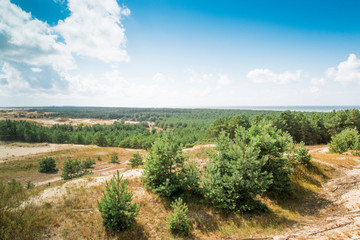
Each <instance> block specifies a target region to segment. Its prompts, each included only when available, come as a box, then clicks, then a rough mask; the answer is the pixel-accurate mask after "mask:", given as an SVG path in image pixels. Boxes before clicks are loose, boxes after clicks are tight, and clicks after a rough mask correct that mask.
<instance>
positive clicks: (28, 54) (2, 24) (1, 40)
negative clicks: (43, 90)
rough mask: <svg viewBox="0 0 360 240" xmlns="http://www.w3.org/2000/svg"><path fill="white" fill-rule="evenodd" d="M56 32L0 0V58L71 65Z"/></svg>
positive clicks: (41, 63)
mask: <svg viewBox="0 0 360 240" xmlns="http://www.w3.org/2000/svg"><path fill="white" fill-rule="evenodd" d="M57 37H58V36H57V34H56V32H55V31H54V30H53V29H52V28H51V27H50V26H49V25H48V24H46V23H44V22H42V21H39V20H37V19H34V18H32V16H31V14H30V13H26V12H24V11H22V10H21V9H20V8H19V7H17V6H16V5H15V4H12V3H10V1H8V0H2V1H0V60H3V61H5V62H18V63H19V62H20V63H25V64H28V65H32V66H42V65H51V66H52V67H53V68H54V69H56V70H65V69H71V68H73V67H74V60H73V58H72V56H71V53H70V51H69V50H68V49H67V48H66V46H65V45H64V44H63V43H60V42H57Z"/></svg>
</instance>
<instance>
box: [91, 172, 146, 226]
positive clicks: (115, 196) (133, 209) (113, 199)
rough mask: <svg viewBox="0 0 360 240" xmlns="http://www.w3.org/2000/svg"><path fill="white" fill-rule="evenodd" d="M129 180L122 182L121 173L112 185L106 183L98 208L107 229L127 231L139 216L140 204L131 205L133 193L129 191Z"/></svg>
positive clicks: (113, 180)
mask: <svg viewBox="0 0 360 240" xmlns="http://www.w3.org/2000/svg"><path fill="white" fill-rule="evenodd" d="M127 185H128V182H127V180H124V181H123V180H122V176H121V177H120V176H119V171H118V172H117V175H115V176H114V177H113V178H112V179H111V181H110V183H108V182H106V188H105V191H104V192H103V196H102V198H101V200H100V201H98V208H99V211H100V212H101V216H102V218H103V225H104V227H105V228H110V229H111V230H120V231H121V230H125V229H128V228H130V227H131V224H132V223H133V222H134V221H135V217H136V216H137V215H138V214H139V208H140V206H139V204H137V203H131V201H132V196H133V193H132V192H130V191H128V190H127Z"/></svg>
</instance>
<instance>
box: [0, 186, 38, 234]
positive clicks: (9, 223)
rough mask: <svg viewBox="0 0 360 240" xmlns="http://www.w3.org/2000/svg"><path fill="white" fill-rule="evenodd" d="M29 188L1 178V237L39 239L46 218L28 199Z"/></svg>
mask: <svg viewBox="0 0 360 240" xmlns="http://www.w3.org/2000/svg"><path fill="white" fill-rule="evenodd" d="M26 191H27V190H25V189H24V187H23V186H22V185H21V184H20V183H19V182H17V181H16V180H14V179H13V180H11V181H10V182H4V181H2V180H0V239H2V240H12V239H20V240H21V239H39V238H40V237H41V235H42V229H43V227H42V226H43V224H44V218H43V217H41V216H40V213H39V212H38V211H37V210H36V209H35V208H34V207H33V205H32V204H30V203H27V204H25V205H23V203H24V202H25V201H26V200H27V199H28V194H27V193H26Z"/></svg>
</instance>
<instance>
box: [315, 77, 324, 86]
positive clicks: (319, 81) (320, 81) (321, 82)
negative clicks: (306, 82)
mask: <svg viewBox="0 0 360 240" xmlns="http://www.w3.org/2000/svg"><path fill="white" fill-rule="evenodd" d="M311 84H312V85H314V86H325V84H326V79H325V78H312V79H311Z"/></svg>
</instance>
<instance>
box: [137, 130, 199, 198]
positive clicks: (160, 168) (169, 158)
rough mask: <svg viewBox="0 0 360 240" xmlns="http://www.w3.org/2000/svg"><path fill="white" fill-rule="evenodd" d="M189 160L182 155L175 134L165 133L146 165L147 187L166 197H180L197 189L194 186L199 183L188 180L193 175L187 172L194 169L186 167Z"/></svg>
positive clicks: (144, 179) (153, 148)
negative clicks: (188, 191)
mask: <svg viewBox="0 0 360 240" xmlns="http://www.w3.org/2000/svg"><path fill="white" fill-rule="evenodd" d="M187 159H188V157H187V156H186V157H185V156H183V155H182V146H181V145H180V144H178V143H177V142H176V141H175V136H174V134H173V132H163V133H162V134H161V136H160V137H159V138H158V139H157V140H156V141H155V142H154V144H153V146H152V148H151V149H150V150H149V155H148V156H147V161H146V162H145V163H144V178H143V181H144V185H145V187H146V188H147V189H151V190H152V191H153V192H155V193H157V194H159V195H161V196H166V197H175V196H179V195H181V194H184V193H185V192H187V190H189V189H194V188H196V186H194V185H195V184H197V183H194V182H193V181H189V180H188V178H187V177H188V176H189V174H193V173H191V172H189V171H187V170H192V168H190V167H189V168H187V167H185V166H186V164H185V162H186V161H187ZM190 178H191V179H192V180H193V179H195V178H194V177H190ZM190 178H189V179H190ZM191 184H193V185H191Z"/></svg>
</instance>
